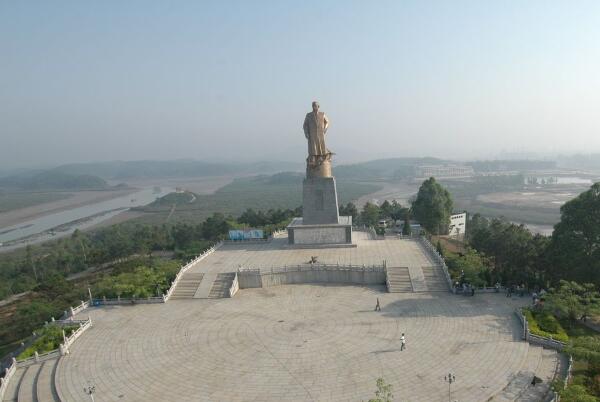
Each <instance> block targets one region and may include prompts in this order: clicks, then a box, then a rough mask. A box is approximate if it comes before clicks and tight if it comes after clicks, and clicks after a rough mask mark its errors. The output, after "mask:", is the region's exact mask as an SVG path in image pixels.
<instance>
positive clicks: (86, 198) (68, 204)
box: [0, 188, 136, 228]
mask: <svg viewBox="0 0 600 402" xmlns="http://www.w3.org/2000/svg"><path fill="white" fill-rule="evenodd" d="M135 191H136V189H134V188H129V189H123V190H102V191H77V192H72V194H73V195H72V196H71V197H69V198H65V199H63V200H58V201H51V202H46V203H43V204H38V205H34V206H31V207H27V208H20V209H14V210H12V211H7V212H2V213H0V228H2V227H7V226H12V225H16V224H18V223H21V222H25V221H28V220H31V219H35V218H39V217H41V216H44V215H49V214H52V213H56V212H61V211H65V210H67V209H72V208H78V207H82V206H84V205H89V204H94V203H97V202H101V201H106V200H110V199H112V198H117V197H122V196H125V195H127V194H131V193H133V192H135Z"/></svg>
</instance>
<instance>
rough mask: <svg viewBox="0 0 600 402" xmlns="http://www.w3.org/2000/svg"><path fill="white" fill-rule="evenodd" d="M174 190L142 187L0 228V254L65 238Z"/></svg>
mask: <svg viewBox="0 0 600 402" xmlns="http://www.w3.org/2000/svg"><path fill="white" fill-rule="evenodd" d="M172 191H174V190H173V189H172V188H168V187H162V188H160V190H159V189H158V188H154V187H148V188H143V189H141V190H139V191H137V192H134V193H131V194H128V195H126V196H121V197H117V198H113V199H110V200H106V201H100V202H97V203H93V204H89V205H85V206H81V207H76V208H72V209H68V210H65V211H60V212H56V213H52V214H48V215H44V216H41V217H39V218H35V219H31V220H29V221H25V222H21V223H19V224H17V225H13V226H7V227H3V228H0V244H2V246H0V251H8V250H10V249H14V248H17V247H23V246H24V245H27V244H33V243H39V242H42V241H46V240H48V239H51V238H56V237H60V236H66V235H68V234H71V233H73V232H74V231H75V230H76V229H80V230H82V229H86V228H89V227H91V226H94V225H96V224H98V223H100V222H103V221H105V220H107V219H110V218H112V217H113V216H115V215H117V214H119V213H121V212H123V211H126V210H128V209H130V208H133V207H138V206H142V205H147V204H149V203H151V202H153V201H154V200H155V199H156V198H158V197H163V196H165V195H166V194H168V193H170V192H172Z"/></svg>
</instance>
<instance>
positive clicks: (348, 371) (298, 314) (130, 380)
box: [56, 285, 549, 402]
mask: <svg viewBox="0 0 600 402" xmlns="http://www.w3.org/2000/svg"><path fill="white" fill-rule="evenodd" d="M376 297H379V300H380V301H381V305H382V311H381V312H374V311H373V308H374V305H375V298H376ZM527 300H528V299H520V298H515V299H513V300H510V299H509V300H507V299H506V298H505V297H504V295H496V294H487V295H483V294H481V295H476V296H475V297H461V296H454V295H452V294H449V293H418V294H417V293H403V294H399V293H396V294H391V293H385V289H384V288H383V287H370V288H369V287H356V286H319V285H290V286H281V287H271V288H266V289H247V290H241V291H240V292H239V293H238V294H237V295H236V297H234V298H232V299H218V300H198V299H192V300H177V301H171V302H168V303H166V304H162V305H136V306H117V307H103V308H92V309H89V310H87V311H85V312H84V313H83V314H85V315H88V314H89V315H91V316H92V318H93V320H94V327H93V328H91V329H90V330H89V331H87V332H86V333H85V334H84V335H83V336H82V337H81V338H80V339H79V340H78V341H77V342H76V343H75V345H74V346H73V347H72V350H71V354H70V355H69V356H68V357H66V358H63V359H61V360H60V362H59V367H58V371H57V377H56V384H57V387H58V391H59V394H60V396H61V398H62V400H63V401H84V400H87V399H86V397H85V395H84V394H83V387H84V386H86V385H88V384H93V385H95V386H96V394H95V397H96V398H95V400H96V401H97V402H103V401H146V402H148V401H366V400H368V399H369V398H370V397H372V396H373V392H374V390H375V381H376V379H377V378H378V377H383V378H384V379H385V380H386V381H387V382H389V383H391V384H392V386H393V393H394V395H395V399H394V400H395V401H413V402H418V401H422V402H437V401H440V402H441V401H447V400H448V399H447V398H448V385H447V384H446V383H445V382H444V379H443V378H444V375H445V374H447V372H449V371H451V372H452V373H453V374H455V375H456V379H457V380H456V383H455V384H454V385H453V389H452V400H459V401H461V402H467V401H486V400H488V399H489V398H490V397H493V396H494V395H495V394H497V393H499V392H500V391H501V390H502V389H504V388H505V387H507V384H509V382H510V380H511V378H513V376H514V375H515V374H516V373H517V372H519V371H520V370H521V369H522V367H523V366H524V364H525V362H526V360H527V356H528V351H529V345H528V344H527V343H525V342H522V341H521V339H520V333H521V329H520V326H519V324H518V321H517V319H516V317H515V316H514V314H513V309H514V307H515V306H516V305H518V304H519V303H523V302H525V303H526V302H527ZM403 332H404V333H406V337H407V349H406V350H405V351H400V342H399V338H400V335H401V333H403ZM547 370H549V369H547ZM536 374H538V376H542V375H543V374H544V373H536ZM545 374H548V373H545Z"/></svg>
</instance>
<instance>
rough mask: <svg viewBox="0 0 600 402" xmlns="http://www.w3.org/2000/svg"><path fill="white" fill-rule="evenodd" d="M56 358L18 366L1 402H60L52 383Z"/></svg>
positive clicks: (56, 362)
mask: <svg viewBox="0 0 600 402" xmlns="http://www.w3.org/2000/svg"><path fill="white" fill-rule="evenodd" d="M57 364H58V358H55V359H51V360H47V361H45V362H43V363H39V364H33V365H31V366H28V367H21V368H18V369H17V371H16V372H15V374H14V375H13V377H12V378H11V379H10V382H9V383H8V389H7V390H6V394H5V395H4V399H3V400H2V402H60V399H59V397H58V394H57V393H56V388H55V385H54V376H55V373H56V365H57Z"/></svg>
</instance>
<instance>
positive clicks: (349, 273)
mask: <svg viewBox="0 0 600 402" xmlns="http://www.w3.org/2000/svg"><path fill="white" fill-rule="evenodd" d="M238 281H239V287H240V289H247V288H261V287H270V286H278V285H292V284H300V283H337V284H353V285H384V284H385V281H386V271H385V267H382V266H379V267H377V266H375V267H358V266H342V265H340V266H337V265H334V266H325V265H314V266H301V265H300V266H292V267H284V268H275V269H270V270H258V269H253V270H243V269H242V270H240V271H239V272H238Z"/></svg>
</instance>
